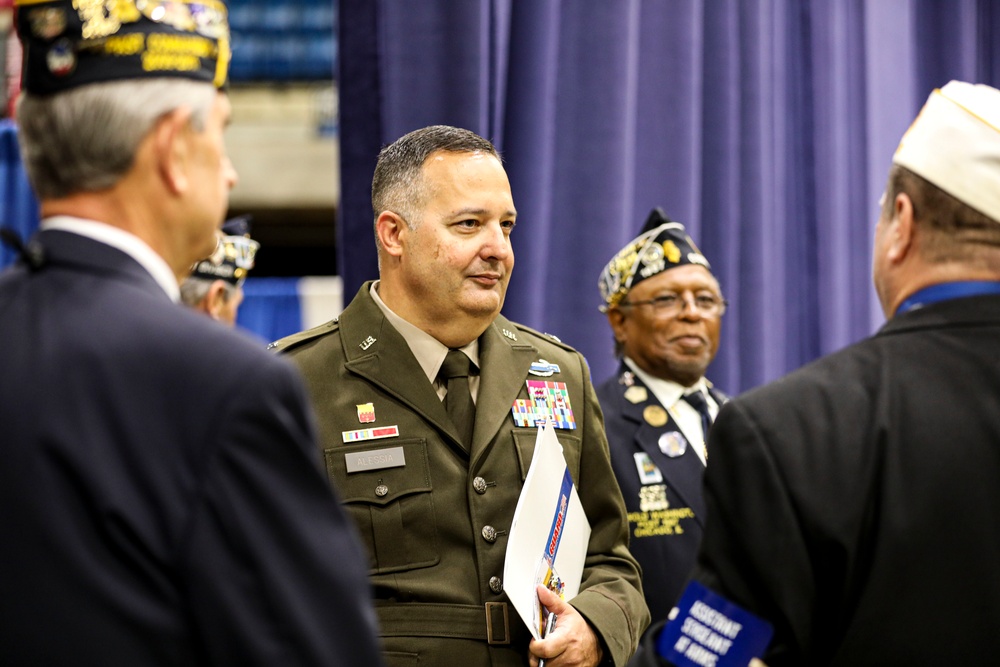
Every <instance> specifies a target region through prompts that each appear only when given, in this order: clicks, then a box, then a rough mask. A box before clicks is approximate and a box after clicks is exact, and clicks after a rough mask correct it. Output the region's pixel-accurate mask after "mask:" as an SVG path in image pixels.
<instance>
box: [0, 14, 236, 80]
mask: <svg viewBox="0 0 1000 667" xmlns="http://www.w3.org/2000/svg"><path fill="white" fill-rule="evenodd" d="M14 6H15V9H16V14H15V21H16V22H17V33H18V36H19V37H20V39H21V44H22V45H23V47H24V69H23V81H22V86H23V87H24V89H25V90H26V91H28V92H29V93H32V94H35V95H49V94H52V93H59V92H63V91H66V90H70V89H72V88H76V87H77V86H82V85H86V84H91V83H100V82H105V81H119V80H123V79H146V78H154V77H179V78H184V79H193V80H195V81H205V82H208V83H212V84H214V85H215V87H216V88H223V87H225V85H226V83H227V78H228V74H227V73H228V71H229V61H230V56H231V52H230V46H229V22H228V19H227V13H226V5H225V3H224V2H222V1H221V0H14Z"/></svg>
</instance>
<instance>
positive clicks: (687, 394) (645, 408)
mask: <svg viewBox="0 0 1000 667" xmlns="http://www.w3.org/2000/svg"><path fill="white" fill-rule="evenodd" d="M599 287H600V290H601V296H602V298H603V301H604V303H603V305H602V306H601V310H602V311H603V312H604V313H605V314H606V315H607V317H608V323H609V324H610V325H611V330H612V332H613V333H614V350H615V356H616V357H617V358H618V359H619V360H620V361H621V364H620V366H619V368H618V372H617V373H616V374H615V375H614V376H613V377H611V378H609V379H608V380H607V381H605V382H604V383H603V384H601V385H600V386H599V387H598V388H597V395H598V399H599V400H600V403H601V408H602V409H603V410H604V417H605V427H606V430H607V435H608V442H609V445H610V449H611V462H612V465H613V467H614V471H615V476H616V477H617V478H618V483H619V485H620V486H621V489H622V495H623V496H624V497H625V504H626V508H627V510H628V519H629V533H630V536H629V537H630V547H629V548H630V549H631V551H632V554H633V555H634V556H635V557H636V559H637V560H638V561H639V564H640V565H641V566H642V569H643V591H644V593H645V596H646V603H647V605H648V606H649V610H650V614H651V615H652V617H653V618H654V619H657V618H666V616H667V614H668V613H669V612H670V610H671V608H672V607H673V606H674V603H675V602H676V600H677V598H678V597H679V595H680V592H681V590H682V588H683V586H684V583H685V581H686V579H687V575H688V573H689V572H690V570H691V568H692V567H693V566H694V562H695V555H696V554H697V550H698V545H699V543H700V541H701V533H702V521H703V517H704V503H703V501H702V495H701V483H702V476H703V474H704V471H705V465H706V463H707V461H708V452H707V450H706V448H705V440H706V437H705V436H706V432H707V430H708V427H709V425H710V424H711V423H712V420H714V419H715V415H716V414H717V413H718V410H719V406H720V405H721V404H722V403H723V402H725V400H726V397H725V396H724V395H723V394H722V393H721V392H719V391H718V390H717V389H715V388H713V387H712V384H711V383H710V382H709V381H708V380H706V379H705V370H706V369H707V368H708V365H709V364H710V363H711V362H712V359H714V358H715V353H716V350H718V347H719V330H720V327H721V323H722V316H723V314H724V313H725V311H726V301H725V299H723V298H722V293H721V290H720V288H719V281H718V280H716V278H715V276H713V275H712V272H711V269H710V267H709V264H708V261H707V260H706V259H705V257H704V256H703V255H702V254H701V252H699V250H698V248H697V247H696V246H695V244H694V242H693V241H692V240H691V237H690V236H688V234H687V232H686V231H685V229H684V225H682V224H680V223H678V222H671V221H670V220H669V219H668V218H667V217H666V216H665V215H664V214H663V212H662V211H661V210H660V209H658V208H657V209H654V210H653V211H652V212H651V213H650V215H649V217H648V218H647V220H646V223H645V225H644V227H643V230H642V232H641V233H640V234H639V236H638V237H636V238H635V239H633V240H632V241H630V242H629V243H628V244H627V245H626V246H625V247H624V248H622V249H621V250H620V251H619V252H618V253H617V254H616V255H615V256H614V257H613V258H612V259H611V261H610V262H609V263H608V265H607V266H606V267H605V268H604V271H603V272H602V274H601V279H600V282H599ZM637 658H638V656H637Z"/></svg>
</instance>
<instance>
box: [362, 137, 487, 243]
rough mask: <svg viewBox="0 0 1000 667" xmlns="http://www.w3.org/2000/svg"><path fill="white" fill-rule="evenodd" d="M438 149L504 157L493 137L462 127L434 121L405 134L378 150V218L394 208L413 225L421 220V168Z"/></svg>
mask: <svg viewBox="0 0 1000 667" xmlns="http://www.w3.org/2000/svg"><path fill="white" fill-rule="evenodd" d="M436 151H448V152H452V153H475V152H480V153H487V154H489V155H492V156H493V157H495V158H496V159H497V160H500V159H501V158H500V154H499V153H498V152H497V149H496V148H495V147H494V146H493V144H492V143H491V142H490V141H488V140H487V139H483V138H482V137H481V136H479V135H478V134H476V133H475V132H470V131H469V130H465V129H462V128H459V127H451V126H450V125H431V126H430V127H425V128H422V129H419V130H414V131H413V132H410V133H409V134H405V135H403V136H402V137H400V138H399V139H397V140H396V141H394V142H393V143H391V144H389V145H388V146H386V147H385V148H383V149H382V152H380V153H379V156H378V163H377V164H376V165H375V176H374V177H373V178H372V210H373V211H374V212H375V219H376V220H378V216H379V213H381V212H382V211H392V212H394V213H396V214H398V215H400V216H402V218H403V219H404V220H405V221H406V224H407V225H408V226H409V227H410V228H411V229H412V228H413V227H414V226H415V225H417V224H418V223H419V220H415V219H414V217H415V215H414V211H415V210H419V208H420V207H421V206H422V205H423V202H424V200H425V197H426V194H427V193H426V192H425V190H424V183H423V179H422V178H421V173H422V172H421V168H422V167H423V166H424V162H426V161H427V158H428V157H430V155H431V154H432V153H434V152H436ZM376 243H378V239H377V238H376Z"/></svg>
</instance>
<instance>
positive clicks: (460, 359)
mask: <svg viewBox="0 0 1000 667" xmlns="http://www.w3.org/2000/svg"><path fill="white" fill-rule="evenodd" d="M473 368H474V365H473V363H472V360H471V359H469V357H467V356H465V353H464V352H462V351H461V350H448V356H446V357H445V358H444V363H443V364H441V370H439V371H438V380H440V381H441V382H444V383H445V386H446V387H447V388H448V393H447V394H445V397H444V409H445V410H446V411H447V412H448V416H449V417H451V421H452V423H453V424H454V425H455V427H456V428H457V429H458V433H459V435H461V436H462V444H464V445H465V446H466V447H469V446H471V443H472V426H473V424H474V423H475V421H476V405H475V403H473V402H472V392H470V391H469V374H470V373H471V371H472V369H473Z"/></svg>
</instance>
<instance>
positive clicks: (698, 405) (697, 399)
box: [681, 389, 712, 457]
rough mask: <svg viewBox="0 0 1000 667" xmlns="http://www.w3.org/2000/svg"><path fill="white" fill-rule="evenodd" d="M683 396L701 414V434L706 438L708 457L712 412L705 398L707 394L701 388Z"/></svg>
mask: <svg viewBox="0 0 1000 667" xmlns="http://www.w3.org/2000/svg"><path fill="white" fill-rule="evenodd" d="M681 398H683V399H684V400H685V401H687V402H688V404H690V406H691V407H692V408H694V409H695V410H697V411H698V414H699V415H701V434H702V436H704V439H705V443H706V447H705V454H706V457H707V455H708V447H707V443H708V427H709V426H711V425H712V413H710V412H709V411H708V400H707V399H706V398H705V394H704V393H703V392H702V391H701V390H700V389H699V390H698V391H692V392H691V393H690V394H684V396H682V397H681Z"/></svg>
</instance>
